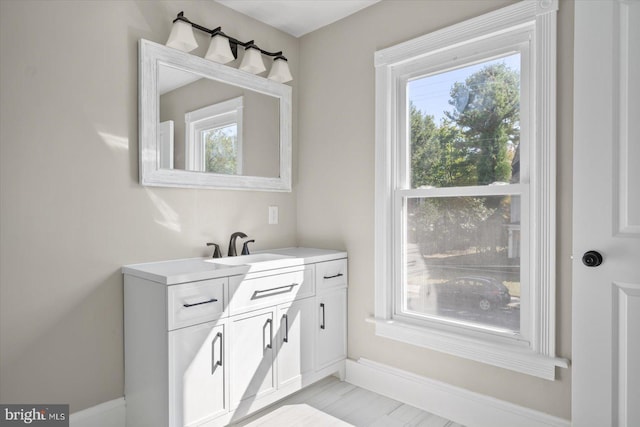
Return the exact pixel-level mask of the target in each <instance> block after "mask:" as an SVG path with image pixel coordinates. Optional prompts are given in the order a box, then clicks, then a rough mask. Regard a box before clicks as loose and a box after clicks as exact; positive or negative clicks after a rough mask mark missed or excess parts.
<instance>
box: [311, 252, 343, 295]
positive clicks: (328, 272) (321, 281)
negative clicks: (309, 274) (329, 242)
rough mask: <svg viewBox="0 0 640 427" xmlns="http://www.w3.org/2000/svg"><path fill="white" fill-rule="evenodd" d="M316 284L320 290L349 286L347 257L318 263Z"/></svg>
mask: <svg viewBox="0 0 640 427" xmlns="http://www.w3.org/2000/svg"><path fill="white" fill-rule="evenodd" d="M316 286H317V289H318V291H321V290H324V289H330V288H337V287H341V286H347V259H346V258H343V259H337V260H335V261H327V262H319V263H318V264H316Z"/></svg>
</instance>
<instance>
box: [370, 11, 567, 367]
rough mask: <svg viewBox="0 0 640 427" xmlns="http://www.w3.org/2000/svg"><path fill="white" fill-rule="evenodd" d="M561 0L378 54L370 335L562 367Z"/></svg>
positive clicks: (505, 361) (508, 363)
mask: <svg viewBox="0 0 640 427" xmlns="http://www.w3.org/2000/svg"><path fill="white" fill-rule="evenodd" d="M543 3H544V4H543ZM545 5H546V7H545ZM556 11H557V3H555V2H547V3H545V2H521V3H518V4H515V5H512V6H509V7H507V8H504V9H501V10H498V11H496V12H493V13H490V14H487V15H483V16H481V17H479V18H475V19H473V20H470V21H467V22H463V23H461V24H458V25H455V26H453V27H449V28H446V29H443V30H440V31H438V32H435V33H432V34H428V35H426V36H423V37H420V38H418V39H415V40H411V41H409V42H406V43H403V44H401V45H398V46H395V47H391V48H388V49H385V50H382V51H379V52H377V53H376V58H375V59H376V95H377V97H376V119H377V120H376V123H377V129H376V311H375V319H373V321H374V322H375V324H376V333H377V334H379V335H382V336H385V337H389V338H393V339H398V340H402V341H406V342H409V343H412V344H416V345H420V346H425V347H429V348H434V349H436V350H439V351H444V352H448V353H451V354H455V355H458V356H462V357H467V358H470V359H474V360H477V361H481V362H485V363H489V364H493V365H497V366H501V367H505V368H508V369H513V370H517V371H520V372H525V373H529V374H532V375H536V376H540V377H543V378H547V379H554V377H555V367H556V366H566V361H564V360H561V359H558V358H556V357H555V349H554V341H555V315H554V312H555V307H554V305H553V303H554V297H553V295H554V289H555V284H554V280H555V277H554V275H555V269H554V268H553V264H554V262H555V259H554V258H555V248H554V245H555V236H554V233H555V229H554V217H555V212H554V203H555V188H554V187H555V183H554V174H555V164H554V162H555V155H554V154H555V138H554V133H555V120H554V113H555V87H554V81H555V80H554V77H555V14H556Z"/></svg>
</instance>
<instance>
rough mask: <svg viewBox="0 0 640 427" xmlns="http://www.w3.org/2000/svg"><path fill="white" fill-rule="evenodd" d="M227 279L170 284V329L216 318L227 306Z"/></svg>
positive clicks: (168, 304) (168, 305) (168, 306)
mask: <svg viewBox="0 0 640 427" xmlns="http://www.w3.org/2000/svg"><path fill="white" fill-rule="evenodd" d="M226 284H227V279H226V278H223V279H212V280H203V281H200V282H192V283H184V284H181V285H174V286H169V290H168V303H167V308H168V310H169V313H168V320H169V321H168V323H169V325H168V326H169V330H173V329H177V328H183V327H185V326H189V325H196V324H198V323H202V322H208V321H211V320H214V319H216V318H218V317H220V315H222V313H223V311H224V307H225V288H226Z"/></svg>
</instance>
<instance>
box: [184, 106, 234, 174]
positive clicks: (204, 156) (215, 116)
mask: <svg viewBox="0 0 640 427" xmlns="http://www.w3.org/2000/svg"><path fill="white" fill-rule="evenodd" d="M185 128H186V134H187V135H186V141H187V144H185V149H186V153H185V155H186V157H185V158H186V169H187V170H192V171H199V172H211V173H219V174H225V175H242V97H238V98H234V99H230V100H228V101H224V102H220V103H217V104H213V105H209V106H208V107H204V108H201V109H199V110H196V111H192V112H189V113H187V114H185Z"/></svg>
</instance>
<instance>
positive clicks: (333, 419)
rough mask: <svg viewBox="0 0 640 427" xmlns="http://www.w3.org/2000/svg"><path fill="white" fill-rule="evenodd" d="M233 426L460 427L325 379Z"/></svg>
mask: <svg viewBox="0 0 640 427" xmlns="http://www.w3.org/2000/svg"><path fill="white" fill-rule="evenodd" d="M233 426H234V427H241V426H242V427H293V426H295V427H462V426H461V425H460V424H457V423H454V422H453V421H449V420H446V419H444V418H442V417H439V416H437V415H434V414H430V413H429V412H425V411H422V410H420V409H417V408H415V407H413V406H409V405H405V404H403V403H401V402H398V401H397V400H393V399H389V398H388V397H384V396H381V395H379V394H376V393H373V392H371V391H368V390H365V389H362V388H360V387H356V386H354V385H353V384H349V383H347V382H342V381H340V380H338V379H337V378H335V377H329V378H326V379H324V380H322V381H319V382H317V383H316V384H313V385H311V386H309V387H307V388H305V389H303V390H300V391H299V392H297V393H295V394H293V395H291V396H290V397H288V398H286V399H284V400H282V401H280V402H278V403H276V404H274V405H272V406H270V407H268V408H266V409H264V410H262V411H260V412H258V413H256V414H254V415H252V416H251V417H249V418H246V419H244V420H242V421H241V422H239V423H237V424H233Z"/></svg>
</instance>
